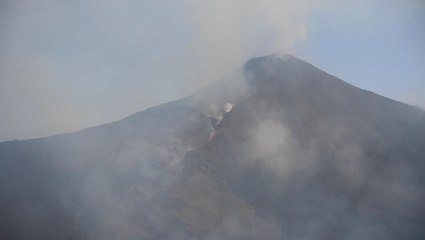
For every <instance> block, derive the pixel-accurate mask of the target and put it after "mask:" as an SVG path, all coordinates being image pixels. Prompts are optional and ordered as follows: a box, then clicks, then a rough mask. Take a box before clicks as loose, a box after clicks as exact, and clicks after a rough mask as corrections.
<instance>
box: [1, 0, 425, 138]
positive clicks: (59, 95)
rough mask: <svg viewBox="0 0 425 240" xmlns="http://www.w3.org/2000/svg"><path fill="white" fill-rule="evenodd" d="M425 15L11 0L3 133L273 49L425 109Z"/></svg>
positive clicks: (87, 119) (98, 109)
mask: <svg viewBox="0 0 425 240" xmlns="http://www.w3.org/2000/svg"><path fill="white" fill-rule="evenodd" d="M353 2H354V3H353ZM424 16H425V14H424V4H423V3H422V1H420V0H418V1H415V0H411V1H398V0H397V1H392V3H387V1H383V0H373V1H364V0H359V1H331V0H328V1H314V0H311V1H307V0H303V1H296V3H295V1H290V0H284V1H277V0H276V1H274V0H265V1H246V0H236V1H227V2H226V3H224V2H223V1H220V2H212V1H197V0H185V1H167V2H165V1H130V0H125V1H98V0H89V1H79V0H76V1H58V0H45V1H37V2H35V1H25V0H22V1H7V0H6V1H1V2H0V113H1V114H0V141H3V140H8V139H15V138H17V139H24V138H32V137H41V136H46V135H51V134H55V133H61V132H67V131H74V130H78V129H81V128H84V127H87V126H91V125H96V124H101V123H105V122H110V121H114V120H118V119H120V118H123V117H125V116H127V115H129V114H131V113H133V112H136V111H140V110H142V109H145V108H147V107H149V106H153V105H156V104H159V103H162V102H167V101H170V100H174V99H178V98H180V97H183V96H186V95H188V94H190V93H192V92H193V91H195V90H197V89H199V88H201V87H203V86H205V85H206V84H208V83H210V82H212V81H214V80H217V79H218V78H220V77H222V76H223V75H225V74H227V73H229V72H231V71H233V70H235V69H236V68H238V67H239V66H240V65H242V63H243V62H245V61H246V60H248V59H249V58H251V57H254V56H260V55H266V54H270V53H273V52H289V53H293V54H295V55H298V56H300V57H302V58H305V59H306V60H307V61H311V62H312V63H313V64H315V65H318V66H319V67H321V68H323V69H324V70H326V71H328V72H330V73H334V74H335V75H337V76H338V77H341V78H342V79H344V80H347V81H349V82H351V83H353V84H355V85H357V86H360V87H362V88H367V89H370V90H373V91H376V92H378V93H379V94H382V95H385V96H388V97H391V98H395V99H398V100H400V101H404V102H408V103H411V104H415V105H420V106H425V97H424V96H425V94H423V92H424V89H425V80H424V79H425V72H424V71H425V70H424V69H425V68H424V67H423V63H424V62H425V49H424V46H423V44H422V42H425V32H424V28H423V26H424V25H425V17H424Z"/></svg>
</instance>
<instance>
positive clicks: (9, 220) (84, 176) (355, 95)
mask: <svg viewBox="0 0 425 240" xmlns="http://www.w3.org/2000/svg"><path fill="white" fill-rule="evenodd" d="M229 106H230V107H229ZM58 114H59V113H58ZM424 202H425V112H424V111H423V110H421V109H419V108H415V107H412V106H409V105H406V104H403V103H400V102H397V101H394V100H391V99H388V98H385V97H382V96H379V95H377V94H375V93H372V92H369V91H365V90H362V89H359V88H357V87H355V86H352V85H350V84H348V83H346V82H343V81H342V80H339V79H338V78H336V77H334V76H331V75H329V74H327V73H325V72H323V71H321V70H319V69H317V68H316V67H314V66H312V65H311V64H308V63H306V62H304V61H302V60H300V59H298V58H296V57H293V56H289V55H270V56H265V57H259V58H253V59H251V60H249V61H248V62H246V63H245V64H244V65H243V66H242V67H241V69H239V70H237V71H235V73H234V74H231V75H230V76H227V77H226V78H224V79H222V80H220V81H217V82H215V83H213V84H211V85H209V86H207V87H206V88H204V89H202V90H200V91H198V92H196V93H194V94H193V95H191V96H188V97H186V98H184V99H181V100H178V101H175V102H170V103H166V104H163V105H159V106H156V107H153V108H150V109H147V110H145V111H142V112H139V113H135V114H133V115H131V116H129V117H127V118H125V119H123V120H120V121H117V122H113V123H110V124H105V125H101V126H97V127H92V128H88V129H85V130H82V131H79V132H75V133H69V134H62V135H56V136H52V137H47V138H40V139H31V140H24V141H8V142H3V143H0V213H1V214H0V238H1V239H211V240H212V239H326V240H329V239H418V240H419V239H421V240H422V239H425V228H424V226H425V204H424Z"/></svg>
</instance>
